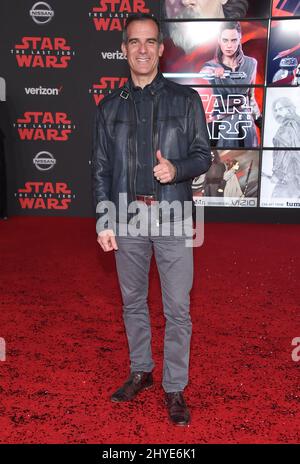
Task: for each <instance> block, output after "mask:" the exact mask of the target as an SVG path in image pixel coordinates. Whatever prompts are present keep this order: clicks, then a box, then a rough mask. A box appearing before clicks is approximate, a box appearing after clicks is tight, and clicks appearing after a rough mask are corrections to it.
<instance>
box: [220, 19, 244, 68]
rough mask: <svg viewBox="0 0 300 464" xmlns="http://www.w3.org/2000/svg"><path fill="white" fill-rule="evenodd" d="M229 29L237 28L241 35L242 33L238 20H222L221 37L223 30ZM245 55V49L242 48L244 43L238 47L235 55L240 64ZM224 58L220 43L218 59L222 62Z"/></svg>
mask: <svg viewBox="0 0 300 464" xmlns="http://www.w3.org/2000/svg"><path fill="white" fill-rule="evenodd" d="M227 29H230V30H236V31H237V32H238V33H239V34H240V36H241V35H242V29H241V24H240V23H239V22H238V21H224V22H222V23H221V28H220V32H219V37H221V35H222V32H223V31H226V30H227ZM243 56H244V54H243V50H242V45H241V44H239V46H238V49H237V51H236V52H235V57H236V59H237V61H238V63H239V64H240V63H241V61H242V59H243ZM222 59H223V53H222V50H221V47H220V45H218V47H217V51H216V60H217V61H218V62H219V63H222Z"/></svg>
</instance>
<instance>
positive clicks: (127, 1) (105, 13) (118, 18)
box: [89, 0, 150, 31]
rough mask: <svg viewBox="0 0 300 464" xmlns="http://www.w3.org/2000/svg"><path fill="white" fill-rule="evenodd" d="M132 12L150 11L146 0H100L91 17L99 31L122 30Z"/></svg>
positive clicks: (90, 14)
mask: <svg viewBox="0 0 300 464" xmlns="http://www.w3.org/2000/svg"><path fill="white" fill-rule="evenodd" d="M130 13H150V9H149V8H147V5H146V1H145V0H100V1H99V6H95V7H94V8H92V11H91V12H90V13H89V17H90V18H91V19H92V20H93V23H94V26H95V28H96V30H97V31H121V30H122V29H123V26H124V23H125V21H126V18H127V17H128V15H129V14H130Z"/></svg>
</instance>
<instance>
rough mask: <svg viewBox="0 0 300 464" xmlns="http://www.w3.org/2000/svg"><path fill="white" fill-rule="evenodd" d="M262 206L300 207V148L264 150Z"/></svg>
mask: <svg viewBox="0 0 300 464" xmlns="http://www.w3.org/2000/svg"><path fill="white" fill-rule="evenodd" d="M260 197H261V198H260V206H266V207H277V208H280V207H282V208H288V207H300V150H264V152H263V158H262V177H261V195H260Z"/></svg>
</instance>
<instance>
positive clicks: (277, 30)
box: [267, 1, 300, 86]
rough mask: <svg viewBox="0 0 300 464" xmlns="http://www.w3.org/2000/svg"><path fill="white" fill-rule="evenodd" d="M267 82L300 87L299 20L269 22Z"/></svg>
mask: <svg viewBox="0 0 300 464" xmlns="http://www.w3.org/2000/svg"><path fill="white" fill-rule="evenodd" d="M299 5H300V1H299ZM267 82H268V84H269V85H274V86H275V85H277V86H291V85H294V86H299V85H300V19H287V20H278V21H272V22H271V33H270V41H269V56H268V77H267Z"/></svg>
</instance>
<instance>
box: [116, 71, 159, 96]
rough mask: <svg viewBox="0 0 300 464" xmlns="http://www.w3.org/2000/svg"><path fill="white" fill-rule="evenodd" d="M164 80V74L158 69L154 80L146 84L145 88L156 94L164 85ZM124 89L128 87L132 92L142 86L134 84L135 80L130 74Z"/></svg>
mask: <svg viewBox="0 0 300 464" xmlns="http://www.w3.org/2000/svg"><path fill="white" fill-rule="evenodd" d="M164 82H165V78H164V76H163V75H162V73H161V72H160V71H158V72H157V74H156V76H155V78H154V79H153V81H152V82H151V83H150V84H148V85H146V86H145V87H144V88H145V89H146V88H147V89H148V90H149V91H150V93H152V94H153V95H154V94H156V93H157V92H158V91H159V90H160V89H161V88H162V87H163V85H164ZM124 89H126V90H127V91H128V92H129V93H131V92H133V91H134V90H137V89H140V87H137V86H135V85H134V83H133V80H132V78H131V76H130V77H129V79H128V81H127V82H126V84H125V86H124Z"/></svg>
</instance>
